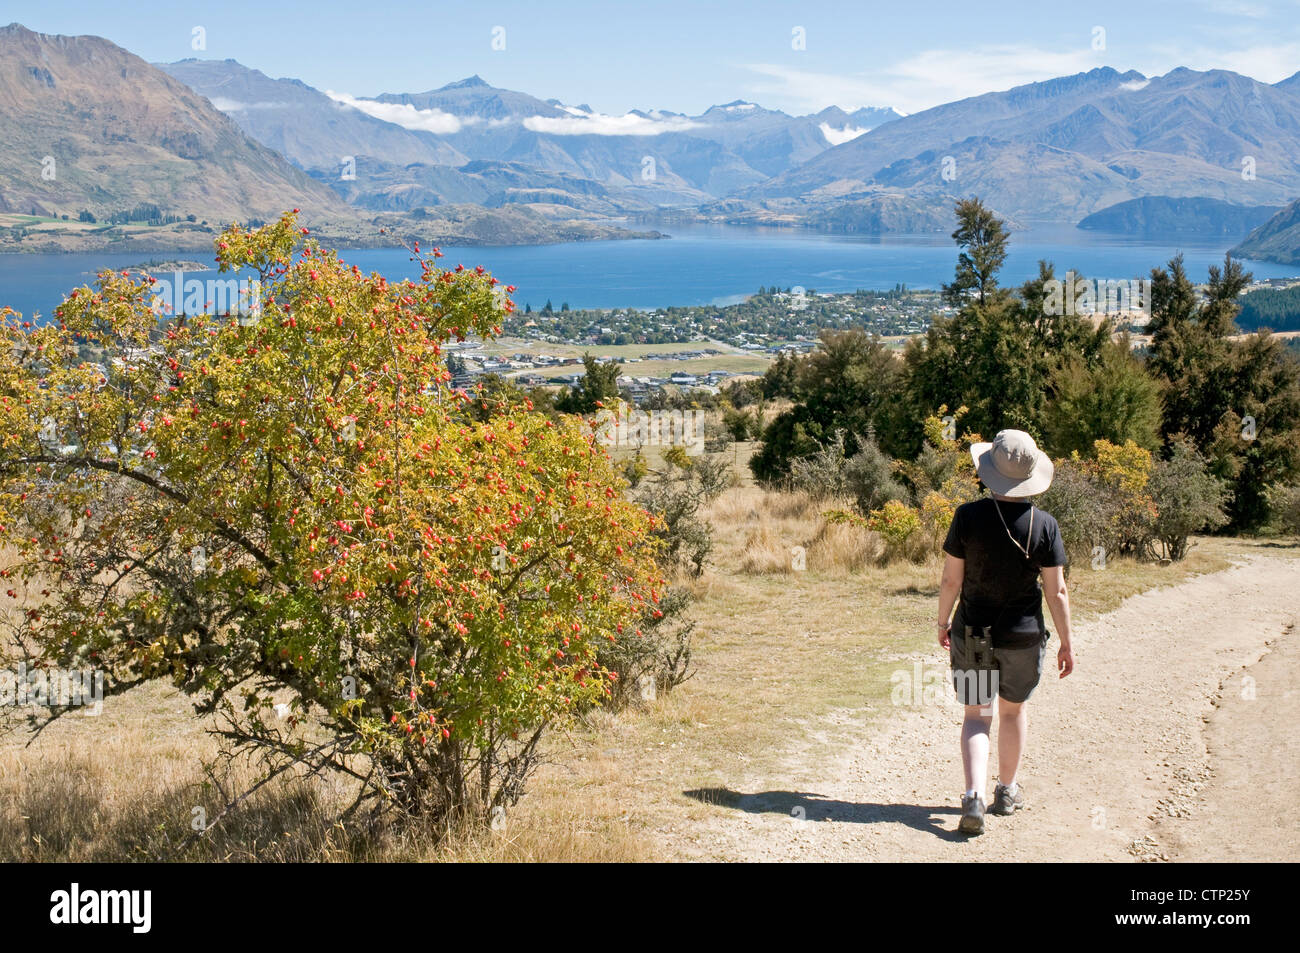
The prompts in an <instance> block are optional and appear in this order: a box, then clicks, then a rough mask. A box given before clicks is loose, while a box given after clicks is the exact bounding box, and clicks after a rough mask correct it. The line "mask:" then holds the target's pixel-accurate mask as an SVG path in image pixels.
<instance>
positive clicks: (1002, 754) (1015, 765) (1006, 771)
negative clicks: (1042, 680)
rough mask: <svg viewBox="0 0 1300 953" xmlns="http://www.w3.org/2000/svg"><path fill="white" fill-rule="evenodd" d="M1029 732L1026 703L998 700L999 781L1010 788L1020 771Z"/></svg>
mask: <svg viewBox="0 0 1300 953" xmlns="http://www.w3.org/2000/svg"><path fill="white" fill-rule="evenodd" d="M1028 731H1029V712H1028V711H1027V710H1026V708H1025V703H1024V702H1019V703H1016V702H1009V701H1007V700H1006V699H1005V698H999V699H998V781H999V782H1001V783H1002V784H1005V785H1008V786H1010V785H1011V784H1014V783H1015V780H1016V772H1017V771H1018V770H1019V769H1020V753H1021V752H1022V751H1023V750H1024V748H1025V735H1026V734H1027V733H1028Z"/></svg>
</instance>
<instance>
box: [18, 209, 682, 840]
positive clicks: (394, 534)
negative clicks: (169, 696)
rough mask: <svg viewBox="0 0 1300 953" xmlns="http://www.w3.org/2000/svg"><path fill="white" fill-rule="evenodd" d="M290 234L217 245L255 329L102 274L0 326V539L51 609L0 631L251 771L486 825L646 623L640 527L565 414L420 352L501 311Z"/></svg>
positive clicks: (475, 287)
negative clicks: (154, 692) (189, 725)
mask: <svg viewBox="0 0 1300 953" xmlns="http://www.w3.org/2000/svg"><path fill="white" fill-rule="evenodd" d="M302 233H303V230H300V229H299V228H298V227H297V223H296V220H295V217H294V216H293V215H292V214H285V215H284V216H283V217H282V218H281V219H280V221H279V222H277V223H275V224H273V225H270V226H267V227H264V228H260V229H257V230H252V231H246V230H243V229H241V228H238V227H232V228H230V229H227V230H226V231H225V232H224V233H223V234H222V235H221V236H220V239H219V241H218V244H217V248H218V254H217V259H218V262H219V264H220V268H221V270H222V271H223V272H224V271H230V270H234V269H248V270H250V271H253V272H255V273H257V274H259V275H260V276H261V281H262V292H263V298H262V300H261V302H260V304H261V314H260V315H259V316H255V317H254V316H249V317H247V318H245V319H240V320H236V319H233V318H231V317H210V316H206V315H202V314H197V315H187V316H184V317H182V318H170V319H164V320H163V321H161V322H160V321H159V319H158V317H157V316H156V315H155V314H154V313H153V311H152V310H151V307H150V304H151V296H152V292H151V290H150V286H149V285H148V284H147V283H146V282H145V281H134V280H132V279H131V278H129V277H124V276H123V275H121V274H115V273H111V272H104V273H103V274H101V275H100V277H99V280H98V282H97V286H96V287H94V288H91V287H82V288H78V289H76V290H75V291H73V292H72V294H71V295H70V297H69V298H68V300H66V301H65V302H64V303H63V304H62V305H60V306H59V308H58V311H57V317H58V320H57V321H54V322H51V323H49V324H45V325H42V326H40V327H36V328H26V327H23V326H22V325H21V323H20V322H18V321H16V320H10V319H9V317H8V316H9V315H10V314H12V312H9V311H8V310H7V309H5V310H4V311H0V321H2V323H0V335H3V338H4V341H3V346H2V347H0V380H2V381H3V382H4V388H5V391H6V393H4V394H2V395H0V474H2V475H3V477H2V479H3V482H2V483H0V541H2V542H3V544H4V545H5V546H6V547H8V548H9V549H10V551H11V552H12V553H13V555H14V558H15V559H16V560H17V564H16V565H15V566H14V567H13V568H12V569H8V570H6V572H8V573H10V574H11V575H12V576H14V577H16V578H18V579H23V580H28V581H34V580H40V581H41V582H42V583H43V584H44V586H45V588H47V589H48V590H49V591H50V595H49V597H48V599H46V601H45V602H44V603H43V604H41V606H40V608H39V609H37V608H35V607H32V609H31V611H30V612H29V613H28V614H27V615H26V616H24V617H23V618H22V620H21V622H19V623H17V625H16V626H15V631H14V636H15V639H16V641H17V643H18V644H19V645H20V646H22V647H24V648H28V649H30V650H31V651H32V652H33V653H34V655H35V659H33V661H39V662H41V663H42V664H48V665H52V666H59V667H74V666H77V665H78V664H79V663H84V662H86V660H88V659H93V660H94V664H96V665H97V667H98V668H99V669H100V670H101V671H102V672H103V674H104V691H105V694H106V695H113V694H118V693H121V692H124V691H127V690H128V689H130V688H131V687H133V686H134V685H136V684H139V683H140V682H143V681H146V680H150V679H157V678H168V679H170V680H171V681H172V682H173V683H174V684H175V685H176V686H177V687H179V688H181V689H182V690H184V691H185V692H187V693H189V694H190V695H192V696H193V697H194V698H195V700H196V701H195V704H196V707H197V709H198V710H199V711H201V712H208V713H214V714H216V715H217V716H218V718H219V725H220V734H221V736H222V738H223V739H224V740H225V742H226V744H227V748H228V753H229V754H231V755H235V754H239V753H248V754H253V755H255V756H257V757H258V758H259V759H260V761H261V763H263V764H264V765H265V767H266V771H267V774H268V775H274V774H276V773H280V772H285V771H289V770H297V769H299V768H301V769H303V770H305V771H307V772H308V773H318V772H319V773H330V772H337V773H339V775H340V776H346V777H347V778H349V779H352V780H354V781H356V782H358V783H357V792H358V804H359V805H360V804H365V803H368V804H370V805H371V806H372V807H373V809H374V811H375V812H376V813H379V812H387V811H390V810H394V811H397V812H400V813H401V814H403V815H406V816H413V815H419V816H422V817H424V818H427V819H432V820H435V821H441V820H443V819H450V818H452V817H453V816H455V815H460V814H473V815H477V816H479V817H481V818H486V817H487V816H488V815H489V814H490V812H491V810H492V809H493V808H495V807H498V806H501V805H508V804H510V803H513V802H514V801H515V800H516V799H517V798H518V797H519V795H520V792H521V790H522V786H523V784H524V781H525V779H526V778H527V777H528V775H529V773H530V772H531V771H532V769H533V767H534V766H535V765H536V762H537V756H538V744H539V741H540V739H541V737H542V735H543V733H544V731H545V729H546V727H547V726H548V725H550V724H552V723H554V722H556V721H560V720H563V719H566V718H568V717H570V716H572V715H573V714H574V713H575V712H577V711H580V710H582V709H583V708H585V707H588V706H591V705H595V704H600V703H602V702H604V701H605V700H606V699H608V698H609V697H611V696H612V694H613V693H612V690H611V689H610V687H609V683H610V681H611V680H615V676H616V674H617V673H615V672H611V671H608V670H607V669H606V668H605V667H604V666H603V665H601V664H600V662H599V660H598V658H597V653H598V652H599V651H602V650H603V649H604V647H605V646H607V645H608V644H610V642H611V640H612V641H613V642H615V643H617V642H618V641H619V639H621V638H633V637H634V636H633V635H632V631H633V630H634V629H635V628H637V623H638V622H639V621H640V620H642V619H643V618H644V616H645V614H646V613H647V612H649V613H650V614H651V615H656V614H658V613H659V612H660V610H659V609H658V608H657V603H658V602H659V601H660V600H661V598H662V595H663V593H662V590H661V586H662V582H663V579H662V576H661V575H660V574H659V570H658V566H657V565H656V564H655V562H654V553H655V546H656V543H655V541H654V540H653V539H652V538H651V536H650V532H651V523H650V518H649V516H648V515H647V514H646V513H645V511H644V510H643V509H642V508H641V507H639V506H637V505H635V504H633V503H631V502H629V501H627V500H625V499H624V498H623V495H622V491H623V489H624V484H623V481H622V480H621V479H620V478H619V477H618V475H617V473H616V472H615V471H614V468H613V466H612V464H611V463H610V461H609V459H608V457H607V455H606V454H604V453H603V452H602V448H600V447H599V446H598V445H596V444H595V441H594V438H593V436H592V435H591V434H590V432H589V431H588V430H587V429H586V427H585V426H584V425H583V424H582V423H581V422H580V421H578V420H576V419H573V418H570V417H562V418H561V419H559V420H558V421H554V420H550V419H548V418H547V417H545V416H544V415H542V414H539V413H537V412H535V411H534V410H533V409H532V406H531V403H530V402H528V401H527V400H526V399H525V400H521V401H520V400H513V399H505V398H502V399H500V400H497V401H496V402H495V403H492V402H489V406H488V407H487V408H484V407H483V406H481V402H480V406H477V407H472V406H467V405H466V402H467V401H469V400H471V399H470V398H468V397H467V396H466V395H464V394H463V393H460V392H456V391H452V390H451V389H450V388H449V386H448V381H449V375H448V373H447V371H446V367H445V364H444V354H445V350H444V348H445V345H446V344H447V343H448V342H449V341H451V340H454V339H463V338H465V337H466V336H468V335H470V334H475V335H482V336H491V335H493V334H495V333H498V323H499V321H500V320H501V319H502V318H504V317H505V315H506V314H508V313H509V310H510V307H511V306H510V305H509V303H508V299H504V298H503V297H502V296H501V290H502V289H497V288H495V287H494V286H495V285H496V281H495V279H493V278H492V277H491V276H490V275H487V274H485V273H482V272H481V271H478V270H475V269H469V270H457V271H443V270H441V269H439V268H438V267H437V266H436V263H435V261H434V259H432V258H429V259H426V260H423V262H422V263H423V265H424V267H423V269H422V274H421V278H420V279H419V280H418V281H416V282H410V281H403V282H394V283H390V282H387V281H385V280H384V279H382V278H380V277H379V276H377V275H371V276H368V275H365V274H363V273H361V272H360V271H358V270H353V269H350V268H348V267H347V266H346V265H345V264H344V263H343V262H342V261H341V260H340V259H339V258H338V257H337V256H336V255H335V254H334V253H333V252H330V251H327V250H325V249H322V248H320V247H319V246H318V245H317V244H316V243H315V242H314V241H311V240H306V239H304V238H303V237H302ZM417 254H418V252H417ZM504 290H505V291H506V292H509V291H510V290H513V289H510V288H505V289H504ZM87 342H89V343H91V344H93V345H95V346H97V347H100V348H102V349H103V351H104V357H103V358H102V362H103V363H102V366H103V368H106V369H107V370H106V371H104V372H101V370H100V369H99V367H96V366H93V365H88V364H86V363H84V362H82V361H81V360H80V359H79V358H78V356H77V349H78V347H79V346H81V345H83V344H85V343H87ZM101 373H102V374H103V376H101ZM115 494H116V496H115ZM38 499H40V501H41V504H42V505H41V506H40V507H37V506H35V505H34V504H35V503H36V501H37V500H38ZM70 524H80V530H81V531H80V532H79V533H77V534H76V538H75V539H71V538H68V533H67V529H66V527H67V526H68V525H70ZM286 698H287V699H288V708H287V709H285V708H281V709H279V710H278V711H276V710H275V707H276V704H275V703H276V702H277V701H283V700H284V699H286ZM308 720H310V722H311V723H312V727H311V732H312V735H313V736H314V737H313V740H312V743H311V744H308V743H307V741H306V737H305V735H304V729H305V727H306V726H305V724H304V723H305V722H307V721H308Z"/></svg>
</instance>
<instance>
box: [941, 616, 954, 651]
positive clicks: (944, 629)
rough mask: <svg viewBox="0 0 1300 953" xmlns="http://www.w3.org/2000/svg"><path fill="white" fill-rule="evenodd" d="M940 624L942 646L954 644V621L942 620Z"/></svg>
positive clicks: (946, 646)
mask: <svg viewBox="0 0 1300 953" xmlns="http://www.w3.org/2000/svg"><path fill="white" fill-rule="evenodd" d="M938 626H939V646H940V647H941V648H945V649H946V648H948V647H949V646H950V645H951V644H952V634H951V633H952V623H951V622H940V623H938Z"/></svg>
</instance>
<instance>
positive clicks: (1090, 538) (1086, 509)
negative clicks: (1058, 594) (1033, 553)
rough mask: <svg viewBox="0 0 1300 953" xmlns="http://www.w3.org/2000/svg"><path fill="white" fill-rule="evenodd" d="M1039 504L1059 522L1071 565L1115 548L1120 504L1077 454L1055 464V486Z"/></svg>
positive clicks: (1053, 483) (1045, 494)
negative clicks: (1114, 531) (1113, 537)
mask: <svg viewBox="0 0 1300 953" xmlns="http://www.w3.org/2000/svg"><path fill="white" fill-rule="evenodd" d="M1036 503H1037V504H1038V505H1039V506H1041V507H1042V508H1043V509H1044V510H1045V511H1047V512H1048V513H1050V514H1051V515H1052V516H1053V517H1054V518H1055V519H1056V522H1057V525H1058V526H1059V527H1060V530H1061V540H1062V542H1063V543H1064V545H1065V551H1066V553H1067V554H1068V555H1069V557H1070V563H1071V564H1075V563H1078V562H1079V561H1080V560H1085V561H1086V560H1087V559H1089V558H1091V557H1092V555H1093V553H1094V551H1095V550H1096V549H1097V547H1101V548H1102V550H1103V551H1105V550H1106V549H1108V548H1110V547H1111V546H1112V540H1111V527H1112V526H1113V524H1114V522H1115V518H1116V514H1117V512H1118V506H1117V501H1116V500H1114V499H1113V497H1112V496H1111V494H1110V492H1109V491H1108V490H1107V488H1106V487H1105V486H1103V485H1102V483H1101V482H1100V481H1099V480H1098V479H1097V478H1096V476H1095V475H1094V474H1093V472H1092V470H1091V469H1090V468H1089V467H1088V466H1087V465H1086V462H1085V461H1084V460H1083V459H1082V458H1080V457H1079V455H1078V454H1077V453H1076V454H1072V455H1071V456H1070V457H1069V458H1068V459H1065V460H1058V461H1056V474H1055V476H1054V477H1053V479H1052V485H1051V486H1050V487H1048V488H1047V490H1046V491H1044V492H1043V493H1042V494H1041V495H1040V496H1039V497H1038V498H1037V500H1036Z"/></svg>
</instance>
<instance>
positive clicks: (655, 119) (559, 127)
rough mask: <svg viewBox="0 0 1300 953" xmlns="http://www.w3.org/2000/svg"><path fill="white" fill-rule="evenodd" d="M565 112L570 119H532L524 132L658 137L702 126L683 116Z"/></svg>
mask: <svg viewBox="0 0 1300 953" xmlns="http://www.w3.org/2000/svg"><path fill="white" fill-rule="evenodd" d="M564 110H565V112H567V113H569V115H568V116H529V117H528V118H527V119H525V120H524V128H525V129H530V130H532V131H533V132H542V133H547V134H549V135H552V136H658V135H661V134H662V133H665V132H683V131H685V130H687V129H696V128H699V126H700V123H697V122H692V121H691V120H689V119H686V118H684V117H681V116H664V115H662V114H661V113H657V112H656V113H647V114H646V115H637V114H636V113H624V114H623V115H622V116H607V115H605V114H604V113H598V112H590V113H588V112H583V111H582V110H580V109H576V108H573V107H570V106H565V107H564Z"/></svg>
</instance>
